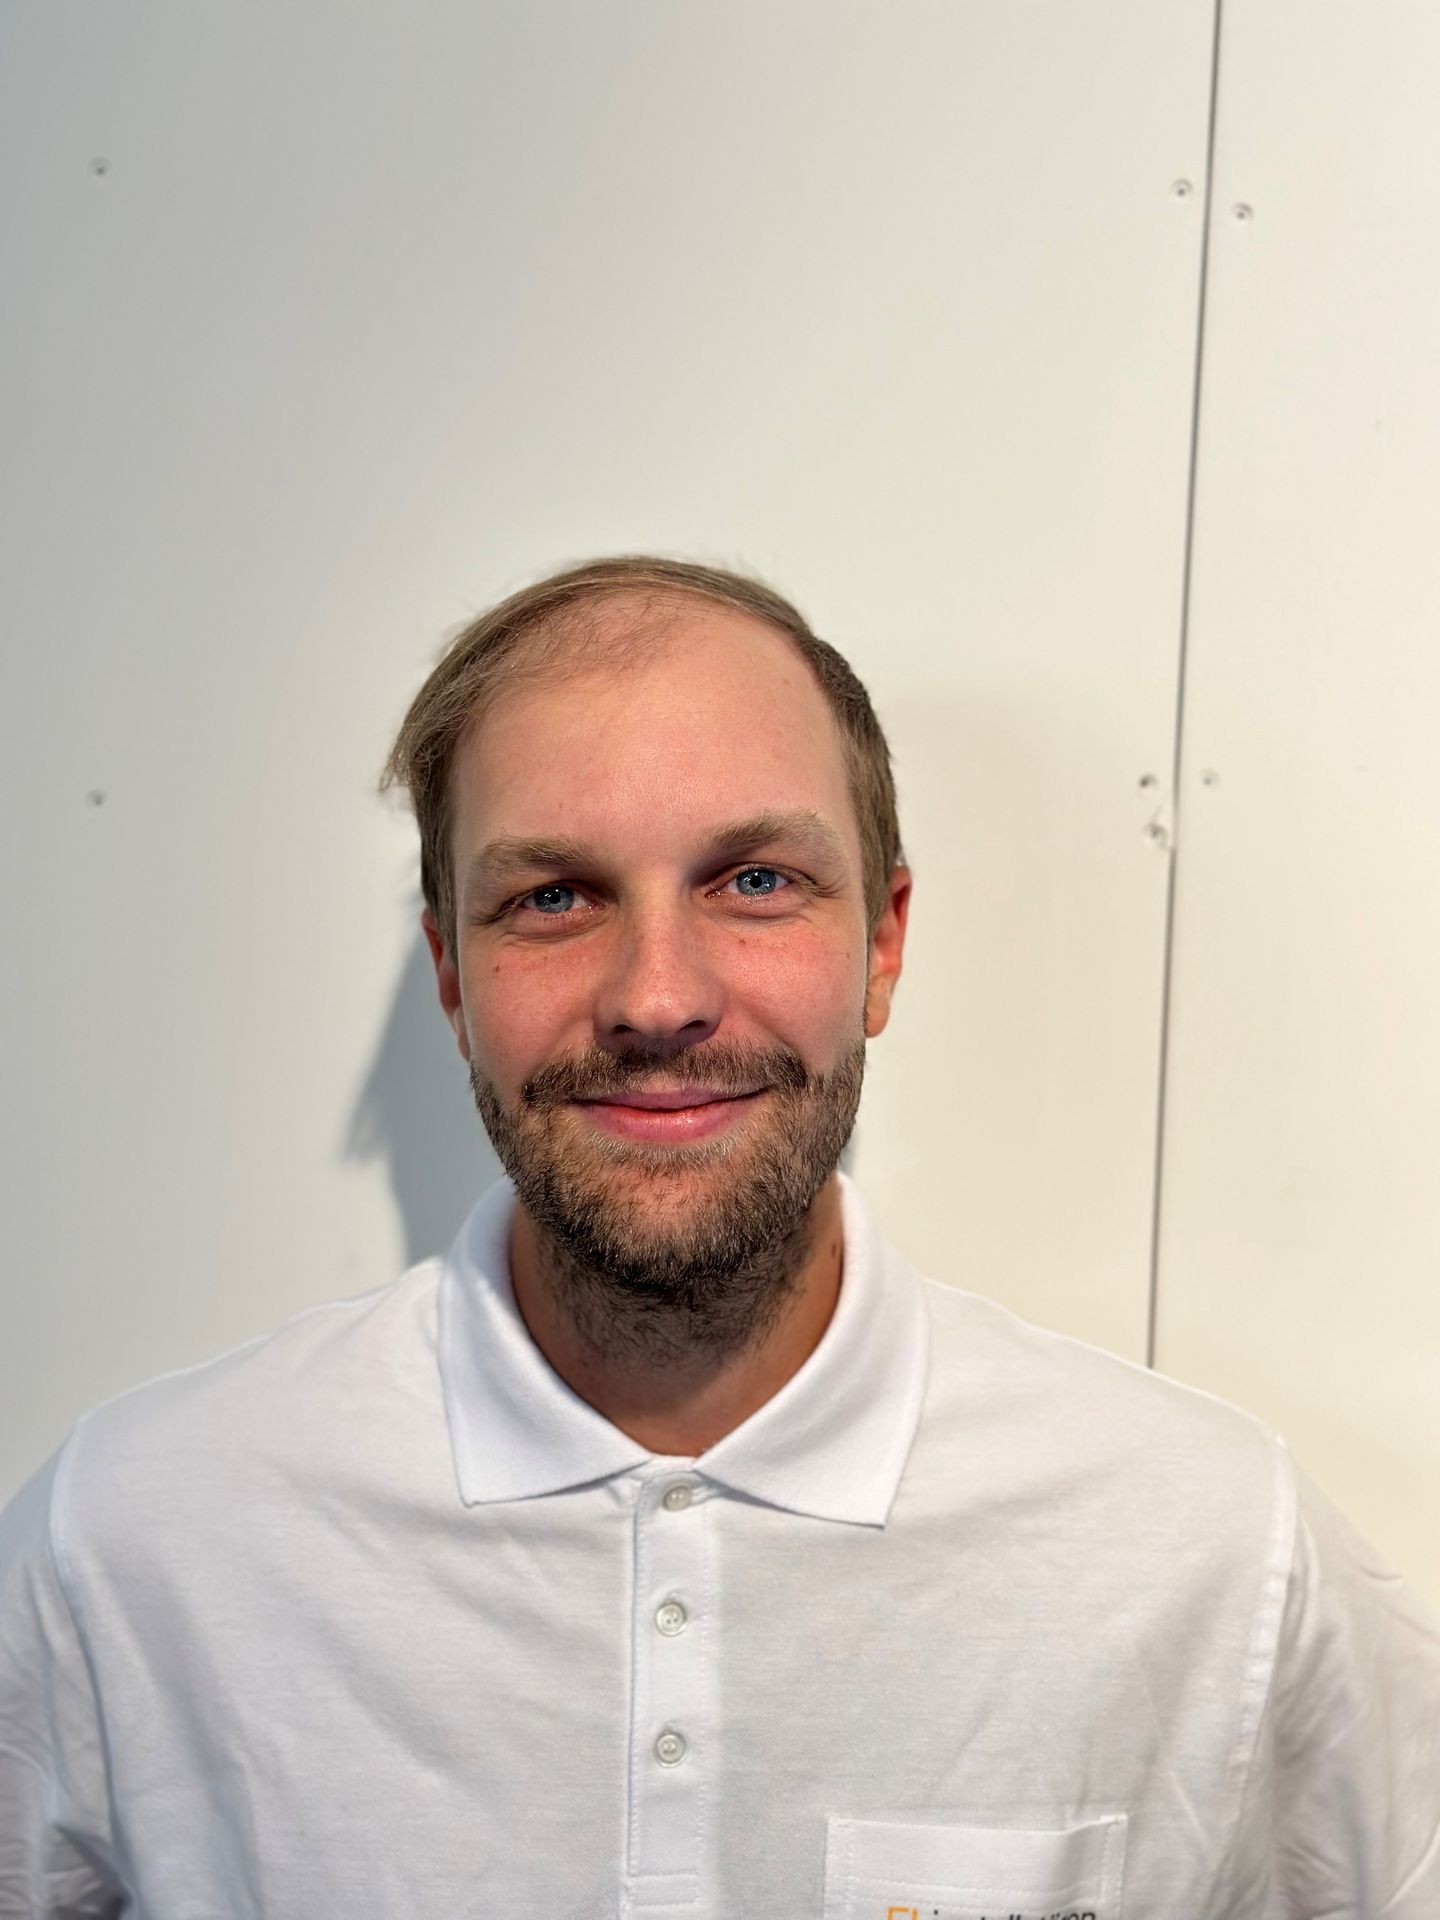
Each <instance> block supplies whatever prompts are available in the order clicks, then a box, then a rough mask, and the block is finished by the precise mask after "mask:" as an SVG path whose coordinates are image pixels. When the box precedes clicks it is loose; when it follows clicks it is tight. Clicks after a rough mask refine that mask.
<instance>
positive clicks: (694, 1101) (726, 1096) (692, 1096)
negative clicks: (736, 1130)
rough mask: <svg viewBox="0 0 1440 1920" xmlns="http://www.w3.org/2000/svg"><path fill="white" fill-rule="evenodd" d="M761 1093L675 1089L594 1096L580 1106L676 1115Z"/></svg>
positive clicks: (714, 1088) (748, 1088)
mask: <svg viewBox="0 0 1440 1920" xmlns="http://www.w3.org/2000/svg"><path fill="white" fill-rule="evenodd" d="M759 1091H760V1089H759V1088H758V1087H747V1088H746V1090H745V1091H744V1092H743V1093H723V1092H722V1091H721V1090H720V1088H719V1087H673V1088H661V1089H660V1090H659V1091H658V1092H650V1093H616V1094H595V1095H592V1096H591V1097H590V1098H588V1099H585V1100H581V1101H580V1102H579V1103H578V1104H579V1105H580V1106H585V1107H589V1106H605V1107H634V1108H637V1109H638V1110H639V1111H640V1112H641V1113H676V1112H679V1111H680V1110H682V1109H683V1108H686V1107H708V1106H711V1105H713V1104H715V1103H716V1102H717V1101H721V1100H748V1099H749V1098H750V1096H751V1095H752V1094H755V1093H758V1092H759Z"/></svg>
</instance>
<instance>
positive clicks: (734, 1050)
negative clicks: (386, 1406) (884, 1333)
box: [470, 1035, 865, 1367]
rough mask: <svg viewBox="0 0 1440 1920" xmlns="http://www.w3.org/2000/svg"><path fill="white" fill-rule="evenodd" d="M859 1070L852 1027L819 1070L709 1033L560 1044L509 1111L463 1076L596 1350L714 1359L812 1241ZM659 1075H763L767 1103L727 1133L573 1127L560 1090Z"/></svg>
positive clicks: (772, 1312)
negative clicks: (639, 1134) (646, 1135)
mask: <svg viewBox="0 0 1440 1920" xmlns="http://www.w3.org/2000/svg"><path fill="white" fill-rule="evenodd" d="M864 1071H865V1041H864V1038H863V1035H862V1036H861V1037H860V1038H858V1039H857V1040H856V1041H855V1042H854V1043H853V1044H852V1045H851V1047H850V1048H849V1049H848V1050H847V1051H846V1052H845V1053H844V1054H842V1056H841V1058H840V1060H839V1062H838V1063H837V1064H836V1066H835V1067H834V1068H833V1069H832V1070H831V1071H830V1072H829V1073H812V1072H810V1070H809V1069H808V1068H807V1067H806V1066H805V1064H804V1062H803V1061H802V1060H801V1058H800V1056H799V1055H798V1054H796V1053H794V1052H792V1051H791V1050H790V1049H789V1048H781V1047H776V1048H768V1049H751V1048H744V1047H740V1046H736V1045H733V1044H730V1045H727V1044H720V1043H717V1044H716V1045H713V1046H708V1047H687V1048H684V1049H681V1050H677V1051H671V1052H669V1053H668V1055H667V1054H664V1053H661V1052H658V1051H655V1050H651V1049H647V1048H634V1049H631V1050H629V1051H627V1052H624V1053H607V1052H604V1051H602V1050H600V1049H598V1048H596V1049H593V1050H591V1051H589V1052H587V1053H584V1054H581V1055H568V1056H566V1057H565V1058H564V1059H562V1060H558V1061H555V1062H553V1063H552V1064H551V1065H550V1066H548V1067H544V1068H542V1069H541V1071H540V1072H539V1073H537V1074H536V1075H535V1076H534V1078H533V1079H531V1080H528V1081H527V1082H526V1083H525V1085H524V1086H523V1087H522V1088H521V1090H520V1098H519V1101H518V1102H517V1105H516V1108H515V1109H514V1110H513V1111H512V1110H510V1109H508V1108H506V1107H505V1106H504V1105H503V1104H502V1103H501V1100H500V1098H499V1095H498V1094H497V1092H496V1090H495V1088H494V1086H493V1085H492V1083H491V1082H490V1081H488V1080H486V1079H483V1078H482V1077H481V1075H480V1074H479V1072H478V1070H477V1069H476V1068H475V1067H474V1065H473V1064H472V1066H471V1069H470V1086H471V1090H472V1092H473V1093H474V1096H475V1105H476V1107H477V1108H478V1109H479V1112H480V1117H481V1119H482V1120H483V1121H484V1123H485V1129H486V1132H487V1133H488V1134H489V1136H490V1140H491V1143H492V1144H493V1146H494V1148H495V1152H496V1153H497V1155H498V1156H499V1158H500V1162H501V1164H502V1166H503V1167H504V1168H505V1171H506V1172H507V1173H508V1174H509V1175H510V1178H511V1179H512V1180H513V1181H514V1183H515V1190H516V1193H517V1194H518V1196H519V1199H520V1202H521V1204H522V1205H523V1206H524V1208H525V1210H526V1212H527V1213H528V1214H529V1216H530V1218H531V1220H532V1221H533V1222H534V1224H535V1227H536V1229H537V1235H538V1239H539V1242H540V1248H541V1256H542V1265H543V1269H544V1273H545V1277H546V1280H547V1283H548V1285H549V1286H550V1288H551V1290H552V1292H553V1293H554V1295H555V1298H556V1299H557V1301H558V1302H559V1304H560V1305H561V1307H562V1308H563V1309H564V1310H565V1312H566V1315H567V1318H568V1319H569V1320H570V1321H571V1323H572V1324H573V1325H574V1327H575V1329H576V1332H577V1334H578V1335H579V1337H580V1338H581V1340H582V1341H583V1342H584V1344H585V1345H586V1347H588V1348H589V1350H590V1351H591V1353H592V1354H594V1355H595V1356H596V1357H597V1358H600V1359H603V1360H607V1361H623V1362H624V1363H626V1364H628V1365H632V1366H633V1365H635V1364H642V1365H644V1366H646V1367H655V1366H662V1365H669V1366H677V1365H685V1364H687V1363H688V1364H690V1365H695V1364H697V1363H713V1362H715V1361H717V1360H720V1359H723V1358H725V1357H727V1356H728V1355H731V1354H734V1353H737V1352H739V1351H741V1350H742V1349H743V1348H746V1347H750V1346H753V1345H756V1344H758V1343H759V1342H760V1341H761V1340H763V1339H764V1337H765V1335H766V1334H767V1333H768V1332H770V1330H771V1329H772V1328H773V1327H774V1325H775V1323H776V1321H777V1320H778V1319H779V1318H780V1316H781V1314H782V1312H783V1311H784V1308H785V1305H786V1302H787V1301H788V1299H789V1298H790V1296H791V1294H792V1292H793V1290H794V1285H795V1280H796V1277H797V1275H798V1274H799V1272H800V1269H801V1268H802V1266H803V1265H804V1263H805V1259H806V1256H807V1254H808V1253H809V1251H810V1209H811V1205H812V1203H813V1201H814V1199H815V1196H816V1195H817V1194H818V1193H819V1191H820V1189H821V1188H822V1187H823V1186H824V1184H825V1182H826V1181H827V1180H828V1179H829V1178H830V1175H831V1174H832V1173H833V1172H834V1171H835V1168H836V1166H837V1164H838V1162H839V1159H840V1154H841V1151H842V1150H843V1148H844V1146H845V1143H846V1141H847V1140H848V1139H849V1137H850V1130H851V1128H852V1126H853V1125H854V1121H855V1112H856V1108H857V1107H858V1105H859V1101H860V1085H861V1081H862V1079H863V1076H864ZM657 1079H662V1080H663V1082H664V1084H665V1085H667V1086H672V1087H673V1086H704V1087H708V1088H711V1089H714V1090H717V1091H720V1092H722V1093H736V1094H739V1093H745V1092H748V1091H751V1090H752V1089H754V1088H756V1087H765V1088H768V1089H769V1091H768V1092H767V1093H766V1094H765V1095H764V1105H765V1106H767V1107H769V1108H770V1109H771V1111H770V1112H768V1113H764V1112H763V1109H762V1112H761V1114H760V1115H757V1116H756V1119H755V1120H754V1121H753V1122H749V1123H742V1130H741V1132H740V1134H739V1135H738V1136H736V1135H726V1136H724V1137H722V1138H721V1139H719V1140H716V1141H713V1142H709V1141H700V1142H697V1143H695V1144H693V1145H689V1146H679V1147H668V1148H657V1147H652V1146H647V1145H643V1144H641V1143H638V1142H632V1141H624V1140H615V1139H611V1138H608V1137H601V1136H596V1135H594V1134H589V1133H587V1135H586V1136H585V1137H584V1139H583V1140H576V1139H575V1138H574V1136H573V1133H571V1132H570V1131H569V1130H570V1129H573V1128H574V1126H575V1125H576V1122H575V1119H574V1116H573V1115H571V1114H569V1113H567V1111H566V1108H567V1106H568V1104H569V1103H570V1102H571V1101H574V1100H580V1099H595V1098H600V1097H614V1096H616V1095H620V1094H624V1093H626V1092H633V1091H635V1090H636V1089H643V1088H645V1087H648V1086H653V1085H654V1084H655V1083H656V1081H657ZM707 1176H708V1177H707ZM697 1185H698V1186H700V1188H701V1191H700V1192H699V1193H697V1192H696V1191H695V1189H696V1187H697Z"/></svg>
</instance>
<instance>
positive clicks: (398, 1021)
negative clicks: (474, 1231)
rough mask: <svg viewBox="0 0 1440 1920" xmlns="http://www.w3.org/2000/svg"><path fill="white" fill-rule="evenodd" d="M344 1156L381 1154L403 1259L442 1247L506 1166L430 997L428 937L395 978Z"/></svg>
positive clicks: (372, 1157)
mask: <svg viewBox="0 0 1440 1920" xmlns="http://www.w3.org/2000/svg"><path fill="white" fill-rule="evenodd" d="M344 1154H345V1158H346V1159H347V1160H383V1161H384V1162H385V1163H386V1165H387V1167H388V1169H389V1174H390V1187H391V1191H392V1192H393V1193H394V1195H395V1204H396V1206H397V1207H398V1209H399V1212H400V1219H401V1223H402V1231H403V1233H404V1236H405V1254H406V1262H407V1264H408V1265H412V1266H413V1265H414V1264H415V1263H416V1262H417V1261H420V1260H425V1259H428V1258H429V1256H430V1255H431V1254H432V1253H444V1252H446V1251H447V1250H448V1248H449V1246H450V1243H451V1241H452V1240H453V1239H454V1238H455V1234H456V1232H457V1231H458V1229H459V1227H460V1224H461V1222H462V1221H463V1220H464V1218H465V1216H466V1214H467V1213H468V1212H469V1211H470V1209H471V1207H472V1206H474V1204H475V1202H476V1200H477V1199H478V1198H479V1197H480V1195H481V1194H482V1193H483V1192H484V1191H485V1189H486V1188H487V1187H489V1186H491V1185H493V1184H494V1182H495V1181H496V1180H498V1179H499V1178H500V1175H501V1172H502V1171H503V1169H502V1168H501V1166H500V1162H499V1161H498V1160H497V1159H496V1158H495V1155H494V1153H493V1151H492V1150H491V1146H490V1142H489V1140H488V1139H487V1138H486V1136H485V1129H484V1127H483V1126H482V1125H481V1124H480V1116H479V1114H477V1113H476V1111H475V1101H474V1098H473V1096H472V1095H471V1092H470V1080H469V1076H468V1074H467V1072H466V1069H465V1062H464V1061H463V1060H462V1059H461V1058H460V1055H459V1053H458V1052H457V1050H456V1047H455V1037H454V1035H453V1034H452V1033H451V1031H450V1028H449V1026H448V1025H447V1024H446V1020H445V1016H444V1014H443V1013H442V1012H441V1011H440V1004H439V1002H438V1000H437V999H436V997H435V969H434V966H433V965H432V964H431V960H430V952H429V949H428V947H427V946H426V944H425V936H424V934H422V933H419V932H418V931H417V933H416V936H415V944H414V946H413V947H412V948H411V950H410V957H409V959H408V960H407V961H406V963H405V970H404V972H403V973H402V974H401V976H400V984H399V986H398V987H397V988H396V990H395V999H394V1002H393V1003H392V1005H391V1008H390V1017H389V1019H388V1020H387V1021H386V1022H385V1031H384V1033H383V1034H382V1036H381V1039H380V1046H379V1050H378V1051H377V1053H376V1055H375V1060H374V1063H373V1064H372V1066H371V1068H370V1071H369V1073H368V1074H367V1075H366V1076H365V1084H364V1086H363V1087H362V1088H361V1090H360V1098H359V1100H358V1101H357V1102H356V1106H355V1112H354V1115H353V1117H352V1118H351V1121H350V1128H349V1132H348V1134H347V1135H346V1139H345V1147H344Z"/></svg>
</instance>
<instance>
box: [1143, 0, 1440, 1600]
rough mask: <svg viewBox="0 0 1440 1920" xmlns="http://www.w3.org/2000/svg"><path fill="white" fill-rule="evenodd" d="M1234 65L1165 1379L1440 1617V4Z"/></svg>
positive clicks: (1270, 12)
mask: <svg viewBox="0 0 1440 1920" xmlns="http://www.w3.org/2000/svg"><path fill="white" fill-rule="evenodd" d="M1221 55H1222V57H1221V68H1220V90H1219V106H1220V110H1219V118H1218V125H1217V141H1216V169H1215V180H1214V188H1213V194H1212V208H1211V227H1210V258H1209V270H1208V274H1207V296H1206V322H1205V345H1204V380H1203V387H1202V406H1201V416H1200V438H1199V466H1198V488H1197V493H1196V506H1195V563H1194V576H1193V582H1192V592H1191V618H1190V633H1189V645H1188V649H1187V654H1188V658H1187V667H1186V674H1185V725H1184V751H1183V761H1182V764H1183V768H1184V773H1183V778H1182V781H1181V790H1180V792H1181V797H1180V809H1179V823H1178V824H1179V836H1178V858H1177V898H1176V918H1175V944H1174V955H1173V977H1172V992H1171V1000H1170V1009H1171V1012H1170V1044H1169V1050H1168V1053H1169V1060H1168V1071H1167V1076H1166V1085H1167V1100H1166V1127H1165V1153H1164V1166H1163V1178H1162V1184H1161V1205H1160V1222H1161V1251H1160V1268H1159V1273H1160V1287H1159V1312H1158V1319H1157V1329H1156V1331H1157V1346H1156V1357H1157V1360H1158V1362H1159V1364H1160V1366H1161V1367H1162V1368H1164V1369H1165V1371H1166V1372H1170V1373H1174V1374H1176V1375H1178V1376H1179V1377H1180V1378H1182V1379H1185V1380H1190V1381H1193V1382H1195V1383H1196V1384H1199V1385H1202V1386H1206V1387H1209V1388H1211V1389H1212V1390H1214V1391H1215V1392H1218V1393H1220V1394H1221V1395H1223V1396H1224V1397H1225V1398H1227V1399H1232V1400H1236V1401H1239V1402H1240V1403H1241V1404H1242V1405H1244V1406H1248V1407H1250V1408H1252V1409H1253V1410H1254V1411H1256V1412H1257V1413H1261V1414H1263V1415H1264V1416H1265V1417H1266V1418H1268V1419H1269V1420H1271V1421H1272V1422H1273V1423H1274V1424H1275V1425H1276V1426H1278V1427H1279V1428H1280V1429H1281V1430H1282V1431H1283V1432H1284V1433H1286V1435H1287V1436H1288V1437H1289V1439H1290V1441H1291V1444H1292V1446H1293V1447H1294V1448H1295V1450H1296V1452H1297V1453H1298V1454H1299V1455H1301V1457H1302V1458H1304V1459H1305V1461H1306V1462H1307V1464H1308V1465H1309V1466H1310V1467H1311V1469H1312V1470H1313V1472H1314V1473H1315V1474H1316V1475H1317V1477H1318V1478H1319V1479H1320V1480H1321V1481H1322V1482H1323V1483H1324V1485H1325V1486H1326V1487H1327V1489H1328V1490H1329V1491H1330V1492H1331V1493H1332V1494H1333V1495H1334V1497H1335V1498H1336V1499H1338V1500H1339V1501H1340V1502H1341V1503H1342V1505H1344V1506H1346V1507H1347V1508H1348V1509H1349V1511H1350V1512H1351V1513H1353V1514H1355V1515H1356V1516H1357V1517H1360V1518H1362V1519H1363V1522H1364V1525H1365V1527H1366V1529H1367V1531H1368V1532H1369V1533H1370V1535H1371V1538H1372V1539H1373V1540H1374V1542H1375V1544H1376V1545H1377V1546H1378V1547H1379V1548H1380V1549H1381V1550H1382V1552H1384V1553H1386V1554H1388V1555H1389V1556H1390V1557H1391V1558H1393V1559H1394V1560H1396V1561H1398V1562H1399V1564H1400V1565H1401V1566H1403V1567H1404V1569H1405V1570H1406V1571H1407V1572H1410V1573H1412V1574H1413V1576H1414V1577H1415V1579H1416V1582H1417V1584H1421V1585H1423V1587H1424V1588H1425V1590H1426V1591H1427V1592H1428V1593H1429V1594H1430V1595H1431V1596H1432V1597H1440V1526H1437V1523H1436V1516H1437V1514H1440V1179H1437V1177H1436V1167H1437V1165H1440V999H1437V982H1440V789H1437V781H1436V764H1437V763H1436V742H1437V738H1440V647H1437V644H1436V635H1437V633H1440V573H1437V570H1436V566H1435V551H1436V533H1437V524H1440V521H1437V512H1440V509H1437V475H1440V250H1437V246H1436V235H1437V234H1440V141H1437V138H1436V122H1435V100H1436V97H1437V95H1436V88H1437V83H1440V15H1437V14H1436V13H1435V12H1434V11H1433V9H1429V8H1426V7H1422V6H1418V5H1408V4H1407V5H1395V4H1383V5H1380V6H1378V7H1376V8H1374V9H1366V10H1357V9H1354V8H1351V7H1347V6H1344V5H1341V4H1338V0H1321V4H1317V5H1312V6H1309V7H1308V8H1307V9H1306V13H1305V24H1304V31H1303V32H1300V31H1297V21H1296V9H1295V7H1294V6H1293V5H1292V4H1289V3H1288V0H1257V3H1256V4H1250V5H1247V6H1244V7H1236V8H1234V9H1233V11H1232V10H1231V9H1229V8H1227V9H1226V15H1225V24H1224V31H1223V36H1222V45H1221Z"/></svg>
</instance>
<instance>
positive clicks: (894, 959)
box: [865, 867, 911, 1040]
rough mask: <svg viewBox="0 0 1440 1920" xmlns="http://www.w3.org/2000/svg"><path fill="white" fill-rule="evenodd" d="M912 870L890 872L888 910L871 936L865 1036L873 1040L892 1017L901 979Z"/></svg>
mask: <svg viewBox="0 0 1440 1920" xmlns="http://www.w3.org/2000/svg"><path fill="white" fill-rule="evenodd" d="M910 884H911V883H910V869H909V868H908V867H896V868H895V870H894V872H893V873H892V874H891V875H890V891H889V895H888V897H887V899H886V901H885V911H884V912H883V913H882V914H881V916H880V919H879V921H878V923H877V924H876V927H875V931H874V933H873V934H872V935H871V936H870V983H869V985H868V987H867V988H866V990H865V1037H866V1039H867V1040H873V1039H874V1038H875V1036H876V1034H878V1033H883V1032H884V1031H885V1023H886V1022H887V1021H888V1020H889V1018H890V996H891V994H892V993H893V992H894V990H895V982H896V981H897V980H898V979H899V978H900V967H901V963H902V961H903V959H904V955H905V922H906V920H907V918H908V916H909V913H910Z"/></svg>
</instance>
